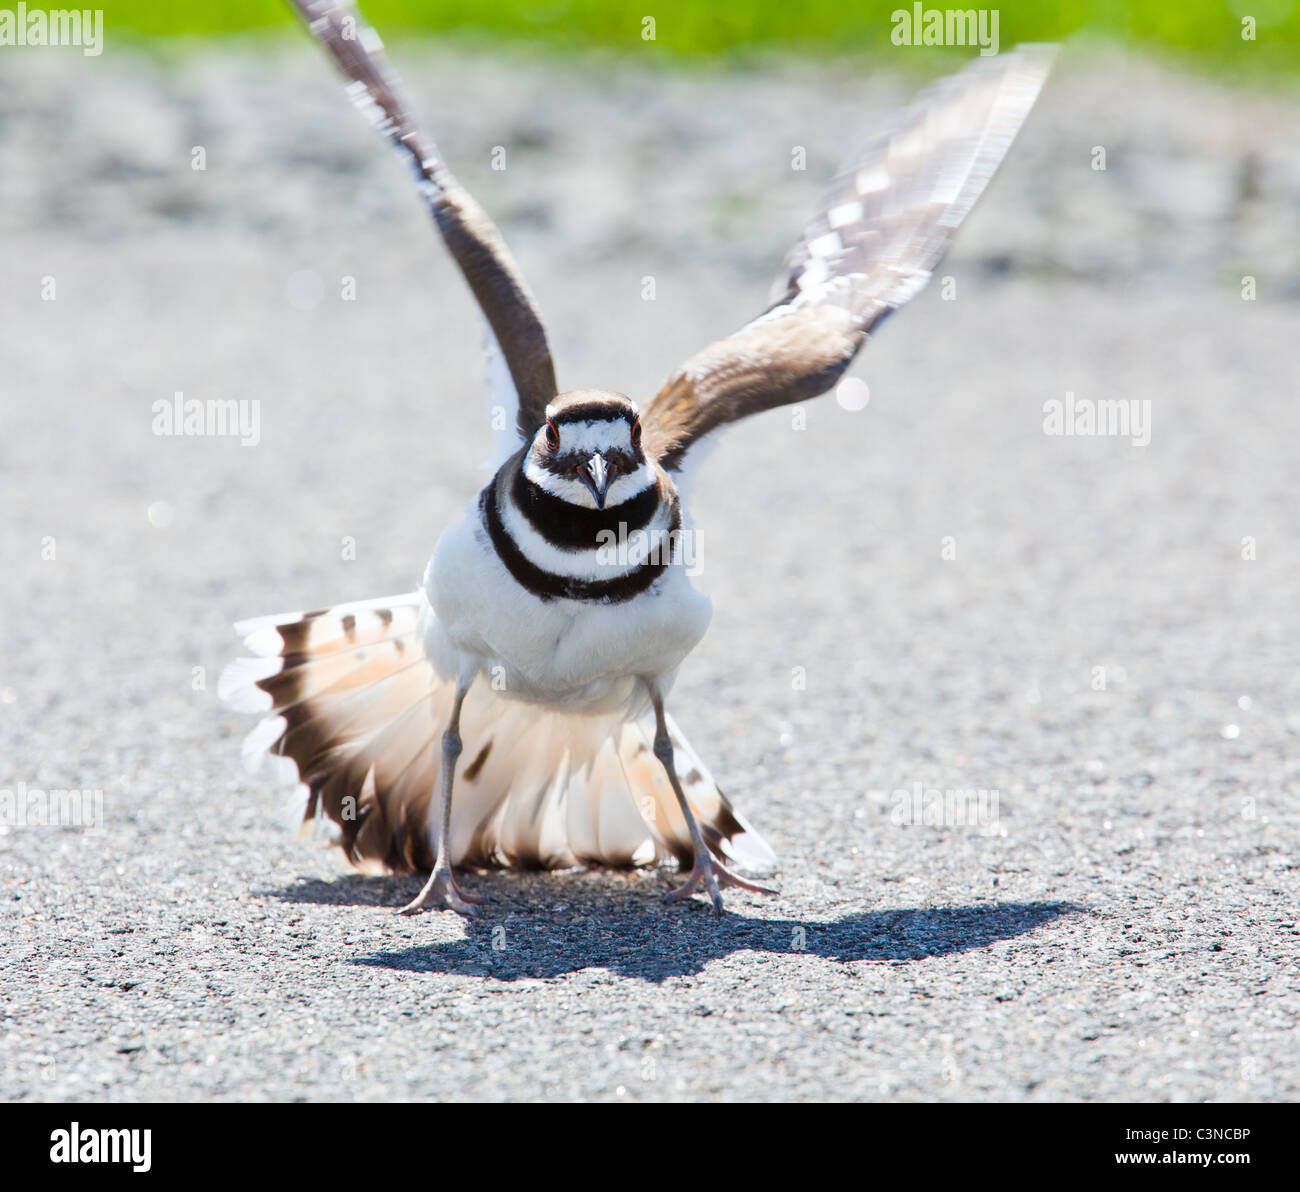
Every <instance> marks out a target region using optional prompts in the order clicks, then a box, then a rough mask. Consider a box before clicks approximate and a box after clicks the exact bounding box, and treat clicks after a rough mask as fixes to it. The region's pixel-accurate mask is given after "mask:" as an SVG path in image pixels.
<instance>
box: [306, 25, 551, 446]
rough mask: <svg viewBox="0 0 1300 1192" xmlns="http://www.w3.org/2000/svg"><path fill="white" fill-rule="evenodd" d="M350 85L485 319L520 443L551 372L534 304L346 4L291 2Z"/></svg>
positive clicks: (496, 235) (539, 416)
mask: <svg viewBox="0 0 1300 1192" xmlns="http://www.w3.org/2000/svg"><path fill="white" fill-rule="evenodd" d="M291 2H292V3H293V5H294V7H295V8H296V9H297V10H298V11H299V12H300V13H301V14H302V16H303V18H304V19H305V20H306V22H307V25H308V27H309V28H310V29H311V32H312V33H313V35H314V36H315V37H317V38H318V39H319V40H320V41H321V42H322V43H323V44H324V45H325V47H326V48H327V49H328V50H329V51H330V53H331V54H332V55H333V57H334V60H335V62H336V63H337V64H338V66H339V68H340V70H341V71H342V72H343V74H344V75H345V76H346V77H347V78H348V79H349V80H351V85H350V86H349V87H348V92H349V94H350V95H351V96H352V99H353V101H354V102H355V103H356V104H357V106H358V107H359V108H361V110H362V111H363V112H364V113H365V114H366V115H367V116H368V117H369V118H370V119H371V121H372V122H373V123H374V124H375V126H376V127H377V128H378V129H379V130H380V131H381V132H383V133H384V135H385V136H387V137H388V139H389V140H390V141H391V142H392V144H393V147H394V148H395V149H397V150H398V152H399V153H401V154H402V155H403V156H404V157H407V158H408V159H409V161H410V164H411V167H412V169H413V170H414V172H415V176H416V180H417V182H418V183H419V184H420V190H421V193H422V194H423V196H424V199H425V201H426V202H427V203H428V205H429V209H430V211H431V212H432V214H433V218H434V222H435V223H436V224H437V226H438V231H439V232H441V233H442V238H443V241H444V242H445V243H446V245H447V248H448V250H449V251H450V252H451V255H452V257H453V258H454V259H455V261H456V263H457V264H458V265H459V266H460V269H461V272H462V273H463V274H464V275H465V280H466V281H468V282H469V286H470V289H471V290H472V291H473V293H474V297H475V298H476V299H477V300H478V304H479V306H480V307H481V308H482V310H483V314H484V316H485V317H486V318H487V321H488V324H489V326H490V327H491V328H492V333H493V335H494V336H495V337H496V341H497V345H498V347H499V348H500V350H501V353H502V355H503V356H504V358H505V361H506V366H507V368H508V369H509V370H510V376H511V378H512V379H513V381H514V384H515V390H516V391H517V393H518V395H519V414H518V427H519V433H520V435H521V436H523V437H524V438H526V439H527V438H531V437H532V434H533V432H534V431H535V430H536V429H537V428H538V427H539V426H540V425H541V424H542V422H543V420H544V419H545V413H544V411H545V409H546V403H547V402H549V401H550V400H551V399H552V398H553V397H554V396H555V391H556V385H555V365H554V363H553V362H552V360H551V351H550V348H549V346H548V345H547V342H546V330H545V328H544V327H543V326H542V320H541V316H540V315H539V314H538V311H537V304H536V302H535V301H534V299H533V296H532V294H531V292H530V291H529V289H528V285H527V283H526V282H525V281H524V279H523V275H522V274H521V273H520V272H519V267H518V266H517V265H516V264H515V261H514V258H513V257H512V256H511V255H510V250H509V249H508V248H507V247H506V244H505V241H504V240H503V239H502V237H501V233H500V232H499V231H498V230H497V227H496V225H495V224H494V223H493V222H492V220H491V219H490V218H489V217H488V215H487V213H486V212H484V210H483V209H482V208H481V207H480V206H479V205H478V203H476V202H475V201H474V198H473V196H471V195H470V194H469V192H468V191H467V190H465V188H464V187H462V186H461V185H460V183H459V182H457V180H456V179H455V177H454V176H453V175H452V173H451V171H450V170H448V169H447V167H446V165H445V164H444V163H443V161H442V159H441V157H440V156H439V154H438V150H437V148H436V147H435V145H434V143H433V142H432V141H431V140H429V139H428V138H427V137H426V136H425V135H424V134H423V133H422V132H421V130H420V129H419V128H418V127H417V126H416V124H415V122H414V121H413V119H412V117H411V114H410V110H409V109H408V107H407V106H406V103H405V102H404V100H403V98H402V96H401V93H400V91H399V89H398V84H397V79H396V77H395V76H394V74H393V72H392V71H391V70H390V69H389V67H388V63H387V60H386V59H385V56H384V52H383V45H382V43H381V42H380V40H379V36H378V34H376V33H375V31H374V30H373V29H372V28H371V27H370V26H369V25H368V24H366V22H365V19H364V18H363V17H362V16H361V14H360V12H358V11H357V9H356V7H355V6H354V5H353V4H352V3H351V2H350V0H291Z"/></svg>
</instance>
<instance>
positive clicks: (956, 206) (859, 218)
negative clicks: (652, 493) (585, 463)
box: [642, 45, 1055, 470]
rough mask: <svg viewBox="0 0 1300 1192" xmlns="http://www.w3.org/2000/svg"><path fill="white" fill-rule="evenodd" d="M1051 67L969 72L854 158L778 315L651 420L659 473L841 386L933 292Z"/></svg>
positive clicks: (703, 365)
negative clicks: (728, 431)
mask: <svg viewBox="0 0 1300 1192" xmlns="http://www.w3.org/2000/svg"><path fill="white" fill-rule="evenodd" d="M1054 53H1055V49H1054V47H1052V46H1039V45H1033V46H1021V47H1019V48H1017V49H1016V50H1014V51H1012V52H1011V53H1009V54H1003V55H1000V56H998V57H995V58H980V59H977V60H976V62H975V63H973V64H972V65H971V66H970V67H968V68H967V69H966V70H963V71H962V72H961V73H959V74H957V75H954V76H953V77H951V78H948V79H944V80H942V81H941V82H939V83H938V84H936V85H934V86H932V87H931V88H929V89H928V90H927V91H925V92H924V93H923V94H922V95H921V97H920V98H919V99H918V100H917V102H916V103H914V104H913V105H912V106H911V107H910V108H908V109H907V110H906V112H905V113H904V114H903V116H902V118H901V119H900V120H899V122H898V123H897V124H896V125H895V126H894V127H893V129H891V130H890V131H888V132H886V133H884V134H882V135H880V136H878V137H876V138H875V139H874V140H872V141H870V142H869V143H868V144H867V146H866V148H865V149H863V151H862V152H861V153H859V154H857V155H856V157H855V158H854V160H853V164H852V165H851V166H850V168H848V169H846V170H845V171H844V172H842V173H841V174H840V175H839V176H838V177H837V178H836V179H835V181H834V183H833V184H832V185H831V187H830V189H829V191H828V192H827V194H826V196H825V198H824V199H823V201H822V203H821V205H820V206H819V207H818V209H817V212H816V214H815V215H814V216H813V218H812V219H811V220H810V221H809V222H808V224H807V225H806V227H805V228H804V230H803V233H802V235H801V236H800V237H799V239H798V240H797V241H796V242H795V244H794V246H793V247H792V248H791V249H790V252H789V253H788V254H787V256H786V261H785V268H784V270H783V271H782V273H781V276H780V277H779V278H778V280H777V284H776V287H775V293H774V298H775V301H774V303H773V305H772V306H770V307H769V308H768V309H767V310H766V311H765V312H764V313H763V314H761V315H760V316H759V317H758V318H756V319H754V320H753V321H752V322H750V323H748V324H746V325H745V326H744V327H742V328H741V329H740V330H739V331H737V332H736V333H735V334H733V335H731V336H728V337H727V338H726V339H722V340H719V341H718V342H716V343H714V344H711V345H710V346H709V347H707V348H705V349H704V350H703V351H702V352H699V353H697V354H696V355H695V356H692V357H691V358H690V359H689V360H688V361H687V362H686V363H685V364H684V365H682V367H681V368H679V369H678V370H677V372H675V373H674V374H673V375H672V376H671V377H670V378H669V379H668V381H667V382H666V383H665V384H664V386H663V388H662V389H661V390H660V391H659V393H658V394H657V395H656V396H655V397H654V399H653V400H652V401H651V402H650V403H649V405H648V406H647V407H646V410H645V412H644V414H643V416H642V423H643V425H644V428H645V441H646V444H647V447H648V448H649V450H650V451H652V452H653V453H654V454H655V456H656V457H657V458H658V460H659V462H660V464H661V465H662V466H663V467H665V468H668V469H670V470H672V469H679V468H680V467H681V465H682V461H683V459H684V457H685V455H686V452H687V451H688V450H689V449H690V447H691V446H692V445H693V444H694V443H695V442H697V441H698V440H699V439H700V438H702V437H703V436H704V435H706V434H708V433H709V432H710V431H712V430H714V429H715V428H717V427H719V426H721V425H724V424H725V423H728V422H734V421H736V420H737V419H740V418H745V417H747V416H748V415H750V414H755V413H758V412H759V411H762V410H768V409H772V408H773V407H775V406H781V405H787V404H789V403H791V402H798V401H804V400H806V399H808V398H811V397H816V396H817V395H818V394H821V393H825V392H826V391H827V390H828V389H830V388H831V387H832V386H834V385H835V383H836V382H837V381H838V380H839V379H840V377H841V376H842V375H843V373H844V371H845V370H846V369H847V368H848V366H849V365H850V363H852V361H853V358H854V356H855V355H856V354H857V352H858V350H859V349H860V348H861V347H862V345H863V344H864V343H865V342H866V339H867V335H868V333H869V332H870V331H871V330H872V328H874V327H875V326H876V325H877V324H879V323H880V322H881V320H882V319H884V318H885V317H886V316H887V315H889V314H890V313H891V312H892V311H895V310H897V309H898V308H899V307H900V306H902V305H903V304H904V303H905V302H907V301H908V300H909V299H911V298H913V297H914V296H915V295H916V294H918V293H919V292H920V291H921V290H922V289H923V288H924V287H925V284H926V283H927V282H928V281H929V280H930V272H931V270H932V269H933V268H934V266H935V264H936V263H937V262H938V261H939V259H940V258H941V257H942V256H943V254H944V252H946V251H947V248H948V245H949V244H950V243H951V241H952V237H953V234H954V233H955V232H956V230H957V227H958V226H959V225H960V224H961V222H962V220H964V219H965V218H966V216H967V215H968V214H969V213H970V210H971V208H972V207H973V206H974V205H975V201H976V200H977V199H978V198H979V196H980V195H981V194H982V193H983V191H984V188H985V187H986V186H987V185H988V183H989V180H990V179H991V178H992V177H993V174H994V173H995V172H996V170H997V168H998V166H999V165H1000V164H1001V162H1002V159H1003V157H1004V156H1005V155H1006V152H1007V150H1008V149H1009V148H1010V147H1011V142H1012V141H1013V140H1014V139H1015V136H1016V134H1017V132H1019V130H1020V126H1021V125H1022V124H1023V122H1024V120H1025V117H1026V116H1027V115H1028V114H1029V110H1030V108H1032V107H1033V104H1034V100H1035V99H1036V98H1037V97H1038V92H1039V90H1040V89H1041V87H1042V85H1043V82H1044V80H1045V79H1046V77H1047V73H1048V71H1049V69H1050V68H1051V62H1052V58H1053V56H1054Z"/></svg>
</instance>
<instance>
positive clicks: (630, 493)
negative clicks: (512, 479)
mask: <svg viewBox="0 0 1300 1192" xmlns="http://www.w3.org/2000/svg"><path fill="white" fill-rule="evenodd" d="M524 475H525V476H526V477H528V479H529V480H531V481H532V482H533V483H534V484H535V485H537V487H538V488H541V489H545V490H546V491H547V492H548V493H550V494H551V496H553V497H559V498H560V500H561V501H567V502H568V503H569V504H570V505H581V506H582V507H583V508H584V509H595V508H596V498H595V497H593V496H592V495H591V490H590V489H589V488H588V487H587V486H586V485H585V484H583V482H582V481H581V480H579V479H577V478H576V477H568V476H557V475H555V473H554V472H548V471H547V470H546V469H545V468H543V467H541V466H540V465H539V464H538V463H537V461H536V460H534V459H533V457H532V456H531V455H530V456H529V457H528V459H527V460H526V461H525V463H524ZM654 482H655V478H654V473H653V472H652V471H651V470H650V465H649V464H648V463H644V464H642V465H641V466H640V467H639V468H637V470H636V471H635V472H629V473H627V474H626V475H622V476H615V477H614V482H613V484H611V485H610V486H609V491H608V492H607V493H606V494H605V508H606V509H613V508H614V507H615V506H618V505H621V504H623V502H624V501H630V500H631V499H632V498H633V497H635V496H636V495H637V494H638V493H640V492H644V491H645V490H646V489H647V488H649V487H650V486H651V485H652V484H653V483H654Z"/></svg>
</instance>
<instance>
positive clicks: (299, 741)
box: [218, 592, 776, 874]
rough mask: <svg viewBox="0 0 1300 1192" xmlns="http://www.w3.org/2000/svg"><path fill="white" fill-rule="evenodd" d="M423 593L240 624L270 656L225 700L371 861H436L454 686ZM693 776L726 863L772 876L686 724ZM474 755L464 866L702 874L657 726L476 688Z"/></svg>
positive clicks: (465, 736) (455, 819) (455, 811)
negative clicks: (429, 638)
mask: <svg viewBox="0 0 1300 1192" xmlns="http://www.w3.org/2000/svg"><path fill="white" fill-rule="evenodd" d="M432 615H433V614H432V611H431V610H430V609H429V607H428V602H427V601H426V600H425V598H424V594H423V593H422V592H412V593H409V594H407V595H403V596H396V597H390V598H385V599H382V600H370V601H364V602H361V603H356V604H345V605H338V606H336V607H334V608H331V609H322V610H319V611H316V612H310V613H290V614H286V615H283V616H272V617H261V618H258V619H255V620H251V621H244V622H241V623H240V624H239V625H237V626H236V630H237V631H238V632H239V633H240V634H241V635H242V636H243V637H244V645H245V647H246V648H247V649H248V650H249V652H250V653H251V654H252V655H253V657H251V658H241V659H238V660H237V661H235V662H232V663H231V664H230V665H229V666H228V667H227V668H226V670H225V671H224V672H223V673H222V675H221V679H220V682H219V684H218V694H219V695H220V697H221V698H222V699H223V700H225V701H226V702H227V703H229V704H230V705H231V706H232V707H233V708H235V709H237V710H239V711H244V712H258V713H262V714H264V719H263V720H262V721H261V722H260V723H259V724H258V726H257V727H256V728H254V729H253V731H252V732H251V733H250V734H249V736H248V738H247V740H246V741H245V743H244V749H243V756H244V759H245V762H246V763H247V764H248V765H249V766H250V768H256V767H257V765H258V764H259V763H261V761H262V760H263V758H264V757H266V756H268V755H269V756H271V757H272V758H278V759H283V761H282V765H283V767H284V769H285V772H286V776H291V777H293V778H294V779H296V782H297V787H296V789H297V791H298V793H299V796H300V797H301V799H302V803H301V818H302V820H303V822H304V823H307V822H312V821H317V820H324V821H328V822H329V823H331V824H333V825H334V827H335V829H336V831H335V836H336V839H337V843H338V844H339V846H340V847H341V848H342V849H343V851H344V853H345V854H346V855H347V857H348V859H349V860H350V861H351V862H352V863H353V864H354V865H357V866H358V867H361V868H366V869H370V870H387V871H389V872H395V873H407V872H413V871H425V870H429V869H431V868H432V867H433V859H434V856H435V854H436V851H437V844H438V839H437V832H438V814H437V811H438V808H437V797H436V794H435V792H436V790H437V788H438V772H439V769H440V767H441V749H440V745H439V739H440V737H441V734H442V731H443V728H444V727H445V725H446V722H447V719H448V717H449V715H450V712H451V704H452V697H453V694H454V684H453V683H451V682H448V681H446V680H444V679H442V678H441V677H440V676H439V675H438V674H437V672H436V671H435V670H434V668H433V666H432V664H431V663H430V661H429V658H428V656H427V655H426V653H425V649H424V640H425V639H424V634H425V629H426V627H427V625H428V620H429V619H430V618H431V617H432ZM669 728H670V732H671V734H672V738H673V747H674V750H675V753H676V768H677V772H678V775H679V776H680V778H681V782H682V786H683V789H684V790H685V792H686V795H687V798H688V799H689V801H690V803H691V808H692V810H693V811H694V812H695V815H696V818H697V820H698V821H699V823H700V827H701V830H702V831H703V833H704V837H705V840H706V842H707V843H708V845H709V848H710V849H711V850H712V851H713V853H714V854H715V855H716V856H717V857H718V858H719V859H720V860H722V861H724V862H725V863H727V864H733V865H737V866H739V867H741V868H744V869H747V870H749V871H751V872H754V873H759V874H762V873H769V872H771V871H772V870H773V869H775V867H776V857H775V855H774V854H773V852H772V850H771V849H770V848H769V847H768V846H767V844H766V843H765V842H764V841H763V839H762V838H761V837H760V836H759V835H758V834H757V833H756V832H755V831H754V829H753V828H752V827H750V825H749V824H748V823H746V822H745V820H744V819H743V818H742V817H741V816H740V815H739V814H738V813H737V812H736V811H735V810H734V808H732V806H731V804H730V803H729V802H728V801H727V799H726V797H725V796H724V795H723V794H722V792H721V791H720V790H719V789H718V787H717V784H716V783H715V782H714V781H713V778H712V777H711V775H710V774H709V772H708V770H707V769H706V768H705V767H704V765H703V763H702V762H701V761H700V760H699V758H698V757H697V756H696V754H695V751H694V750H693V749H692V748H691V746H690V744H689V743H688V742H687V741H686V738H685V737H684V736H683V734H682V733H681V730H680V729H679V728H678V727H677V725H676V724H675V723H673V722H672V721H671V719H670V720H669ZM460 735H461V740H462V742H463V745H464V748H463V752H462V753H461V756H460V760H459V763H458V769H457V773H456V785H455V793H454V796H453V800H452V822H451V833H450V840H449V845H450V854H451V859H452V863H453V864H454V865H460V866H472V867H479V868H508V869H563V868H568V867H571V866H575V865H608V866H616V867H627V866H635V865H650V864H655V863H657V862H661V861H665V860H667V859H669V858H675V859H677V860H678V861H679V862H682V863H684V864H686V865H689V864H690V862H691V841H690V833H689V831H688V830H687V826H686V821H685V817H684V816H683V815H682V813H681V810H680V808H679V807H678V806H677V800H676V797H675V796H674V794H673V792H672V788H671V786H670V784H669V782H668V778H667V775H666V774H665V773H664V770H663V767H662V766H661V765H660V763H659V761H658V759H657V758H656V757H655V756H654V752H653V749H652V741H653V725H652V724H647V723H645V722H643V721H625V720H624V719H622V718H621V717H611V716H594V717H592V716H580V715H574V714H570V713H562V712H550V711H547V710H545V709H541V708H538V707H536V706H533V705H530V704H524V703H519V702H516V701H512V700H508V699H506V698H504V697H503V696H502V695H501V694H500V693H498V692H494V691H492V690H491V687H490V685H489V684H487V683H484V682H478V683H475V684H474V686H473V687H472V688H471V689H470V692H469V695H468V696H467V697H466V699H465V704H464V707H463V708H462V710H461V726H460Z"/></svg>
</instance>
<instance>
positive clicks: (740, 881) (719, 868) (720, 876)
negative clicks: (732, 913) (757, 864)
mask: <svg viewBox="0 0 1300 1192" xmlns="http://www.w3.org/2000/svg"><path fill="white" fill-rule="evenodd" d="M701 885H703V886H704V892H705V893H706V894H708V896H709V901H710V902H712V903H713V909H714V911H715V912H717V913H718V914H719V915H720V914H722V891H721V890H720V889H719V887H721V886H738V887H739V888H740V889H742V890H749V891H750V892H751V893H754V894H775V893H776V891H775V890H772V889H769V888H768V887H767V886H760V885H758V884H757V883H755V882H751V881H746V880H745V879H744V878H743V877H739V876H738V875H736V874H734V873H732V872H731V870H730V869H728V868H727V867H726V866H725V865H724V864H723V863H722V862H721V861H718V860H716V859H715V858H714V856H713V854H712V853H710V852H709V851H708V850H707V849H705V850H704V852H703V854H700V853H697V854H696V855H695V864H694V865H692V866H691V871H690V873H688V874H687V875H686V880H685V881H684V882H682V884H681V885H680V886H678V887H677V889H675V890H674V891H673V892H672V893H671V894H669V895H668V901H669V902H676V901H677V900H678V899H683V898H689V897H690V896H691V895H692V894H694V893H695V892H696V890H698V889H699V888H700V886H701Z"/></svg>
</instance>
